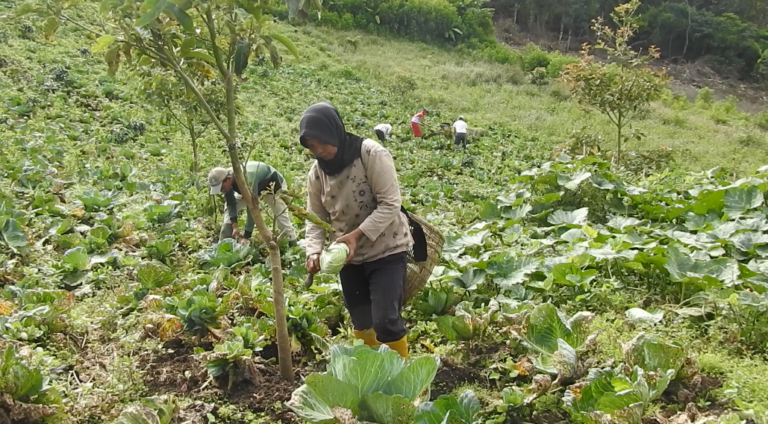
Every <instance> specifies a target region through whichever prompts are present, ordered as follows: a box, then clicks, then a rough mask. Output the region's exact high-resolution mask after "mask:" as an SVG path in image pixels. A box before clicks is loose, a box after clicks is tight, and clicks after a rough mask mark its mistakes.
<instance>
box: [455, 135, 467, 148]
mask: <svg viewBox="0 0 768 424" xmlns="http://www.w3.org/2000/svg"><path fill="white" fill-rule="evenodd" d="M459 144H461V145H462V147H464V148H465V149H466V148H467V133H456V138H454V139H453V147H454V148H455V149H456V150H459Z"/></svg>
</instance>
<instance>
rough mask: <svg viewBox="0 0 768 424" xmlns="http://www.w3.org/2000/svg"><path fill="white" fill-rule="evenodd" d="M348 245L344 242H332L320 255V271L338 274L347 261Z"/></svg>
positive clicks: (327, 273)
mask: <svg viewBox="0 0 768 424" xmlns="http://www.w3.org/2000/svg"><path fill="white" fill-rule="evenodd" d="M348 256H349V247H348V246H347V245H346V244H344V243H332V244H331V245H330V246H328V247H327V248H326V249H325V250H323V253H322V254H321V255H320V273H321V274H326V275H333V274H338V273H339V272H340V271H341V269H342V268H344V265H345V264H346V262H347V257H348Z"/></svg>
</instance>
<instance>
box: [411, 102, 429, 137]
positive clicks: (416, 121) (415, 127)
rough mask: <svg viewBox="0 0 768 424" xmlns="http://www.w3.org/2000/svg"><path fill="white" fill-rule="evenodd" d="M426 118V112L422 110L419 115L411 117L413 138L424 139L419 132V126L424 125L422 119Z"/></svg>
mask: <svg viewBox="0 0 768 424" xmlns="http://www.w3.org/2000/svg"><path fill="white" fill-rule="evenodd" d="M426 116H427V110H426V109H422V110H420V111H419V113H417V114H415V115H413V118H411V128H412V129H413V136H414V137H416V138H420V139H422V140H423V139H424V134H423V133H422V132H421V124H423V123H424V118H425V117H426Z"/></svg>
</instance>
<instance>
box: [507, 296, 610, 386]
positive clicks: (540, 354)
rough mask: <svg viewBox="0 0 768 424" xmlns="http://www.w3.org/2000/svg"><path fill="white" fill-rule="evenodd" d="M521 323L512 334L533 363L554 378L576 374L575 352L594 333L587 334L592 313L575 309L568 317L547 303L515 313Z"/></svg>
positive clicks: (589, 341) (577, 370)
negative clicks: (554, 376) (525, 349)
mask: <svg viewBox="0 0 768 424" xmlns="http://www.w3.org/2000/svg"><path fill="white" fill-rule="evenodd" d="M517 319H520V320H521V321H522V322H521V324H522V325H519V326H515V327H513V331H512V334H513V336H515V338H517V339H518V340H520V342H521V343H522V344H523V345H524V346H525V347H527V348H528V349H530V350H531V351H532V352H533V353H534V360H533V364H534V365H535V366H536V368H538V369H540V370H541V371H544V372H547V373H550V374H557V375H558V380H562V379H570V378H573V377H576V376H577V374H578V373H579V371H580V370H579V368H580V367H579V365H580V364H579V361H578V353H579V352H581V351H583V350H585V349H586V348H587V347H588V346H589V345H591V343H592V341H594V340H595V338H596V337H597V334H596V333H594V334H591V333H590V331H589V330H590V324H591V322H592V320H593V319H594V314H592V313H590V312H579V313H577V314H576V315H574V316H573V317H571V318H570V319H566V317H565V316H564V315H563V314H562V313H560V312H559V311H558V310H557V308H556V307H555V305H552V304H550V303H546V304H542V305H538V306H536V307H535V308H534V309H533V310H526V311H523V312H521V313H520V314H518V316H517Z"/></svg>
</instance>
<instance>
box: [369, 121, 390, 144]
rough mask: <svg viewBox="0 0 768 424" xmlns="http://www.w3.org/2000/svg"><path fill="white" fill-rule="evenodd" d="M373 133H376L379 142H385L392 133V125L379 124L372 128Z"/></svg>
mask: <svg viewBox="0 0 768 424" xmlns="http://www.w3.org/2000/svg"><path fill="white" fill-rule="evenodd" d="M373 131H374V132H375V133H376V137H377V138H378V139H379V141H380V142H382V143H383V142H385V141H387V139H388V138H389V133H390V132H391V131H392V125H389V124H379V125H376V126H375V127H373Z"/></svg>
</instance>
